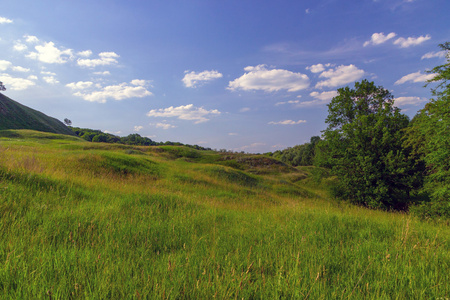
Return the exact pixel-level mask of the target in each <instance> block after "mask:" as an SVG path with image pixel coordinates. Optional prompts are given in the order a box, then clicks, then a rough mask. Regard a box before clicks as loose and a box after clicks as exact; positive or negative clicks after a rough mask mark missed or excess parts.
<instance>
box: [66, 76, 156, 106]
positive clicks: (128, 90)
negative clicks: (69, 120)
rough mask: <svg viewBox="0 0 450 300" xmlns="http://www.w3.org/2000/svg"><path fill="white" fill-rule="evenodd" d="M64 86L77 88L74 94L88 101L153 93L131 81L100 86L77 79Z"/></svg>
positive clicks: (120, 98) (102, 100) (103, 101)
mask: <svg viewBox="0 0 450 300" xmlns="http://www.w3.org/2000/svg"><path fill="white" fill-rule="evenodd" d="M66 86H67V87H69V88H71V89H72V90H78V91H76V92H74V94H73V95H74V96H78V97H81V98H83V99H84V100H86V101H90V102H100V103H105V102H106V101H107V100H108V99H113V100H118V101H120V100H124V99H130V98H142V97H146V96H151V95H153V94H152V93H151V92H150V91H148V90H147V89H146V88H145V87H144V86H141V85H139V86H136V85H135V84H133V82H131V83H130V84H128V83H125V82H124V83H121V84H118V85H109V86H106V87H102V86H100V85H98V84H96V85H94V83H93V82H91V81H79V82H72V83H69V84H67V85H66Z"/></svg>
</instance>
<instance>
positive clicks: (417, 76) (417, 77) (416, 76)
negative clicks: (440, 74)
mask: <svg viewBox="0 0 450 300" xmlns="http://www.w3.org/2000/svg"><path fill="white" fill-rule="evenodd" d="M435 76H436V74H434V73H432V74H422V73H420V71H417V72H415V73H411V74H408V75H405V76H403V77H402V78H400V79H399V80H397V81H396V82H395V83H394V84H395V85H399V84H403V83H405V82H408V81H411V82H425V81H427V80H430V79H433V78H434V77H435Z"/></svg>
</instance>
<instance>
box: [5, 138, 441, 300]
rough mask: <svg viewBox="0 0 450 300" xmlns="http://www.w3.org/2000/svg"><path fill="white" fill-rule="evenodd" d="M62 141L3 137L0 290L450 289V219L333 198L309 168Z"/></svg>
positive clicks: (203, 293) (321, 294) (225, 294)
mask: <svg viewBox="0 0 450 300" xmlns="http://www.w3.org/2000/svg"><path fill="white" fill-rule="evenodd" d="M55 141H57V140H53V142H51V143H49V142H39V141H32V140H27V138H26V137H25V138H24V139H23V140H22V141H21V140H17V139H9V138H8V139H6V138H3V139H1V138H0V218H1V219H0V220H1V222H0V298H4V299H33V298H52V299H83V298H88V299H122V298H136V299H146V298H156V299H160V298H161V299H211V298H213V297H216V298H219V299H230V298H231V299H238V298H239V299H242V298H244V299H274V298H282V299H284V298H287V299H391V298H395V299H437V298H443V299H445V298H446V297H447V298H448V297H449V296H450V284H449V282H450V274H449V272H448V270H449V269H450V268H449V267H450V266H449V263H450V255H449V248H450V241H449V240H448V237H449V236H450V230H449V228H448V226H447V225H446V224H432V223H426V222H423V221H420V220H417V219H415V218H413V217H410V216H408V215H406V214H400V213H386V212H381V211H369V210H366V209H363V208H359V207H353V206H347V205H344V204H339V203H335V202H333V201H332V200H330V199H327V198H326V197H324V193H321V192H320V187H317V186H314V185H306V186H305V185H304V184H305V182H307V180H297V179H298V178H304V177H303V173H302V172H298V173H295V172H293V173H290V174H276V173H274V174H268V175H264V176H261V175H253V174H248V173H246V172H245V171H242V170H236V169H232V168H229V167H225V166H221V165H217V164H212V163H213V162H214V160H212V159H210V158H208V157H204V158H201V157H196V159H199V160H202V159H204V161H208V164H205V163H200V162H197V163H193V162H187V161H185V160H182V159H179V158H177V157H174V156H173V154H171V153H169V154H170V155H169V156H167V155H165V153H166V152H164V151H165V150H164V149H163V152H161V151H159V150H152V149H150V148H136V149H134V150H133V148H131V147H130V148H126V147H125V148H120V147H119V148H110V149H107V148H106V146H105V145H101V144H97V145H95V144H88V143H84V142H80V141H69V140H66V139H62V140H60V143H58V142H55ZM133 151H137V152H133ZM176 151H178V150H176ZM127 153H130V154H127ZM176 153H180V152H176ZM199 153H200V154H199V155H203V154H202V153H201V152H199ZM214 155H216V154H214ZM290 178H296V179H295V180H289V179H290Z"/></svg>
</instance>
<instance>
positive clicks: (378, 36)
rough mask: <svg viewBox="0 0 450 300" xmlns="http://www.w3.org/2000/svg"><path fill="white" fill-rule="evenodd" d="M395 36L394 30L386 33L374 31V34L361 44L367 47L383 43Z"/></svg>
mask: <svg viewBox="0 0 450 300" xmlns="http://www.w3.org/2000/svg"><path fill="white" fill-rule="evenodd" d="M396 36H397V34H396V33H395V32H391V33H389V34H388V35H384V33H383V32H380V33H374V34H372V37H371V38H370V40H369V41H366V42H365V43H364V45H363V46H364V47H367V46H369V45H379V44H383V43H385V42H386V41H388V40H390V39H392V38H394V37H396Z"/></svg>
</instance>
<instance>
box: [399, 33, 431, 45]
mask: <svg viewBox="0 0 450 300" xmlns="http://www.w3.org/2000/svg"><path fill="white" fill-rule="evenodd" d="M429 39H431V36H429V35H428V34H427V35H426V36H419V37H417V38H414V37H408V38H403V37H401V38H398V39H396V40H395V42H394V44H395V45H399V46H400V47H401V48H408V47H411V46H417V45H420V44H422V43H423V42H426V41H428V40H429Z"/></svg>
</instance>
